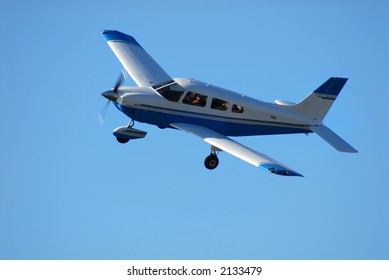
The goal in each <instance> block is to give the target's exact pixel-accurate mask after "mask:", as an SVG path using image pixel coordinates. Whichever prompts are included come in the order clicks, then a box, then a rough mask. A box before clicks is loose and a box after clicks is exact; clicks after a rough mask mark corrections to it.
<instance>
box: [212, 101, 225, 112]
mask: <svg viewBox="0 0 389 280" xmlns="http://www.w3.org/2000/svg"><path fill="white" fill-rule="evenodd" d="M211 108H212V109H216V110H221V111H226V110H227V108H228V102H227V101H225V100H222V99H219V98H212V103H211Z"/></svg>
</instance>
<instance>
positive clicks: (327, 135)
mask: <svg viewBox="0 0 389 280" xmlns="http://www.w3.org/2000/svg"><path fill="white" fill-rule="evenodd" d="M309 128H310V129H311V130H312V131H313V132H315V133H316V134H317V135H319V136H320V137H321V138H323V139H324V140H325V141H327V142H328V144H330V145H331V146H333V147H334V148H335V149H337V150H338V151H340V152H345V153H358V151H357V150H355V149H354V148H353V147H352V146H351V145H350V144H348V143H347V142H346V141H344V140H343V139H342V138H341V137H340V136H338V135H337V134H336V133H335V132H333V131H332V130H331V129H329V128H328V127H326V126H324V125H322V126H314V125H312V126H310V127H309Z"/></svg>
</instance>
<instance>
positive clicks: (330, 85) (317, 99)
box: [286, 78, 347, 121]
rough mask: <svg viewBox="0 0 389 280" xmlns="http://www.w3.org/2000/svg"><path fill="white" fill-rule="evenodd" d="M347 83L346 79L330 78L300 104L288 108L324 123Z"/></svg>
mask: <svg viewBox="0 0 389 280" xmlns="http://www.w3.org/2000/svg"><path fill="white" fill-rule="evenodd" d="M346 82H347V79H346V78H329V79H328V80H327V81H326V82H325V83H324V84H322V85H321V86H320V87H318V88H317V89H316V90H314V91H313V92H312V93H311V94H310V95H308V96H307V97H306V98H304V99H303V100H302V101H301V102H300V103H298V104H295V105H292V106H286V107H287V108H288V109H289V110H291V111H294V112H296V113H299V114H301V115H304V116H306V117H309V118H313V119H316V120H320V121H322V120H323V119H324V117H325V116H326V115H327V113H328V111H329V110H330V108H331V106H332V104H333V103H334V101H335V99H336V97H337V96H338V95H339V93H340V91H341V90H342V88H343V86H344V85H345V84H346Z"/></svg>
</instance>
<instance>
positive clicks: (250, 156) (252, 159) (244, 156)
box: [170, 123, 303, 177]
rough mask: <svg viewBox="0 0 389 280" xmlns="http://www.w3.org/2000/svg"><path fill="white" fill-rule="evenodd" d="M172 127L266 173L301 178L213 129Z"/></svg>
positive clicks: (186, 126)
mask: <svg viewBox="0 0 389 280" xmlns="http://www.w3.org/2000/svg"><path fill="white" fill-rule="evenodd" d="M170 125H171V126H172V127H174V128H177V129H180V130H183V131H186V132H188V133H191V134H193V135H195V136H197V137H200V138H202V139H203V140H204V141H205V142H207V143H209V144H211V145H212V146H215V147H217V148H219V149H220V150H223V151H226V152H227V153H229V154H231V155H233V156H236V157H237V158H240V159H241V160H244V161H246V162H248V163H250V164H252V165H254V166H257V167H260V168H262V169H264V170H266V171H269V172H271V173H274V174H278V175H285V176H301V177H303V175H301V174H300V173H297V172H296V171H294V170H292V169H290V168H288V167H286V166H285V165H282V164H281V163H279V162H277V161H275V160H274V159H272V158H270V157H268V156H267V155H264V154H262V153H259V152H256V151H254V150H252V149H250V148H248V147H246V146H244V145H242V144H240V143H238V142H236V141H234V140H232V139H230V138H228V137H227V136H224V135H223V134H220V133H218V132H216V131H214V130H212V129H209V128H206V127H204V126H200V125H195V124H188V123H173V124H170Z"/></svg>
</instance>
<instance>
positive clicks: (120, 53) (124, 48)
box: [103, 30, 172, 87]
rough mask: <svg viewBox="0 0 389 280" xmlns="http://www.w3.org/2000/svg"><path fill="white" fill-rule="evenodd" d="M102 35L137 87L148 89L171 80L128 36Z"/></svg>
mask: <svg viewBox="0 0 389 280" xmlns="http://www.w3.org/2000/svg"><path fill="white" fill-rule="evenodd" d="M103 35H104V37H105V39H106V40H107V42H108V45H109V46H110V47H111V49H112V51H113V52H114V53H115V55H116V56H117V58H118V59H119V61H120V63H121V64H122V65H123V67H124V68H125V69H126V71H127V72H128V74H130V76H131V78H132V79H133V80H134V81H135V83H136V84H137V85H138V86H140V87H149V86H152V85H155V84H160V83H163V82H166V81H169V80H172V78H171V77H170V76H169V75H168V74H167V73H166V72H165V70H163V69H162V68H161V66H159V65H158V63H156V62H155V60H154V59H153V58H152V57H151V56H150V55H149V54H148V53H147V52H146V51H145V50H144V49H143V48H142V47H141V46H140V45H139V44H138V42H137V41H136V40H135V39H134V38H133V37H131V36H130V35H127V34H124V33H121V32H119V31H115V30H105V31H104V32H103Z"/></svg>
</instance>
